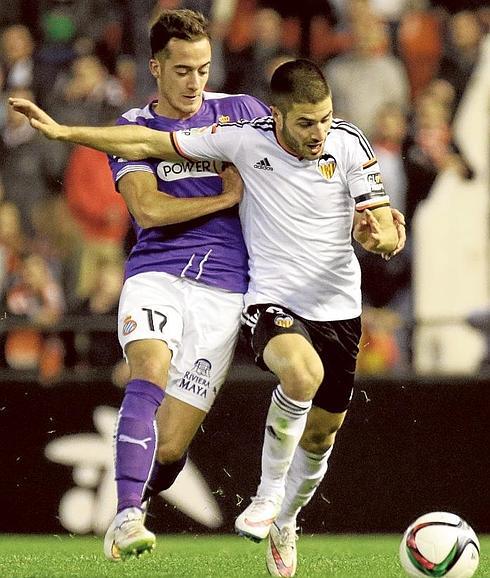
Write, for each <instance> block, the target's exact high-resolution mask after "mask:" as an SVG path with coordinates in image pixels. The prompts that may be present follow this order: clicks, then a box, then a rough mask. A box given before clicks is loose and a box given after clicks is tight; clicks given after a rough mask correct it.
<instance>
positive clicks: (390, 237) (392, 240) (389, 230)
mask: <svg viewBox="0 0 490 578" xmlns="http://www.w3.org/2000/svg"><path fill="white" fill-rule="evenodd" d="M353 236H354V239H355V240H356V241H357V242H358V243H360V244H361V245H362V246H363V247H364V249H366V251H370V252H371V253H379V254H382V255H383V254H388V255H391V254H392V253H393V252H394V251H395V250H396V248H397V246H398V242H399V236H398V232H397V228H396V225H395V223H394V221H393V217H392V213H391V210H390V208H389V207H380V208H378V209H374V210H373V211H370V210H369V209H366V210H364V211H362V212H361V213H358V212H356V214H355V218H354V230H353Z"/></svg>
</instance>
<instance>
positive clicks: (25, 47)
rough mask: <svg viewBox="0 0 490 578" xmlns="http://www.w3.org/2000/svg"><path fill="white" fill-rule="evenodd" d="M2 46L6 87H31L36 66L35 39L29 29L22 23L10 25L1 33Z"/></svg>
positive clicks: (0, 42)
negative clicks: (34, 58) (34, 56)
mask: <svg viewBox="0 0 490 578" xmlns="http://www.w3.org/2000/svg"><path fill="white" fill-rule="evenodd" d="M0 48H1V52H0V59H1V63H2V67H3V69H4V84H5V88H6V89H7V90H10V89H16V88H25V89H30V88H31V87H32V79H33V68H34V60H33V52H34V40H33V38H32V35H31V33H30V31H29V29H28V28H27V27H26V26H23V25H22V24H14V25H12V26H8V27H7V28H6V29H5V30H4V31H3V32H2V34H1V37H0Z"/></svg>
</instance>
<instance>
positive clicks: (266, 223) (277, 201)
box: [172, 117, 389, 321]
mask: <svg viewBox="0 0 490 578" xmlns="http://www.w3.org/2000/svg"><path fill="white" fill-rule="evenodd" d="M172 142H173V144H174V146H175V148H176V150H177V151H178V152H179V154H181V155H182V156H184V157H187V158H191V159H221V160H224V161H229V162H231V163H233V164H234V165H235V166H236V167H237V168H238V170H239V171H240V174H241V175H242V178H243V181H244V183H245V192H244V197H243V200H242V202H241V206H240V218H241V222H242V228H243V233H244V237H245V243H246V245H247V249H248V252H249V266H250V284H249V289H248V292H247V294H246V295H245V305H246V306H249V305H252V304H254V303H274V304H279V305H283V306H285V307H287V308H289V309H291V310H292V311H294V312H295V313H297V314H298V315H301V316H302V317H304V318H306V319H311V320H315V321H335V320H341V319H352V318H354V317H357V316H358V315H360V313H361V274H360V267H359V263H358V261H357V258H356V256H355V254H354V249H353V247H352V237H351V232H352V225H353V217H354V211H355V209H356V208H357V209H358V210H362V209H364V208H374V207H379V206H384V205H388V204H389V199H388V197H387V196H386V194H385V192H384V188H383V184H382V179H381V175H380V172H379V166H378V163H377V161H376V158H375V156H374V152H373V150H372V148H371V146H370V145H369V143H368V141H367V140H366V138H365V136H364V135H363V134H362V132H361V131H360V130H359V129H358V128H356V127H355V126H353V125H352V124H350V123H347V122H345V121H342V120H339V119H335V120H334V121H333V123H332V128H331V130H330V132H329V134H328V136H327V139H326V143H325V148H324V154H323V156H322V157H321V158H320V159H317V160H305V159H299V158H298V157H296V156H294V155H292V154H291V153H289V152H288V151H286V150H285V149H284V148H283V147H282V146H281V145H280V144H279V143H278V141H277V139H276V136H275V132H274V121H273V119H272V117H264V118H260V119H255V120H253V121H246V122H240V123H225V124H219V125H214V126H212V127H207V128H201V129H195V130H187V131H179V132H176V133H172Z"/></svg>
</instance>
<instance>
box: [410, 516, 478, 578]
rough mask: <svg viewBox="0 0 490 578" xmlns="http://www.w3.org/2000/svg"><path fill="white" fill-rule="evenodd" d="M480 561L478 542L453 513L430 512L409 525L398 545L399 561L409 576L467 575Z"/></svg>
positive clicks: (455, 577) (460, 577)
mask: <svg viewBox="0 0 490 578" xmlns="http://www.w3.org/2000/svg"><path fill="white" fill-rule="evenodd" d="M479 561H480V543H479V541H478V538H477V536H476V534H475V532H474V531H473V530H472V528H471V527H470V526H469V525H468V524H467V523H466V522H465V521H464V520H463V519H461V518H460V517H459V516H457V515H456V514H450V513H448V512H432V513H430V514H425V515H424V516H420V518H417V519H416V520H415V522H413V523H412V524H410V526H409V527H408V528H407V530H406V532H405V534H404V535H403V539H402V542H401V544H400V562H401V565H402V566H403V569H404V570H405V572H406V573H407V574H408V575H409V576H414V577H419V576H422V577H423V576H433V577H441V576H444V577H447V578H471V576H473V574H474V573H475V572H476V569H477V568H478V563H479Z"/></svg>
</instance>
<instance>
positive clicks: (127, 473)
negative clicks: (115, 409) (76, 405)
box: [115, 379, 165, 512]
mask: <svg viewBox="0 0 490 578" xmlns="http://www.w3.org/2000/svg"><path fill="white" fill-rule="evenodd" d="M164 395H165V393H164V391H163V389H161V388H159V387H158V386H157V385H155V384H154V383H151V382H150V381H144V380H142V379H133V380H131V381H130V382H129V383H128V385H127V386H126V393H125V395H124V399H123V402H122V404H121V409H120V410H119V419H118V423H117V429H116V435H115V443H116V483H117V497H118V503H117V511H118V512H120V511H121V510H124V509H125V508H131V507H137V508H140V507H141V498H142V495H143V491H144V488H145V484H146V482H147V481H148V478H149V477H150V473H151V469H152V466H153V461H154V459H155V450H156V432H155V425H154V421H155V413H156V411H157V409H158V407H159V406H160V404H161V403H162V401H163V397H164Z"/></svg>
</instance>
